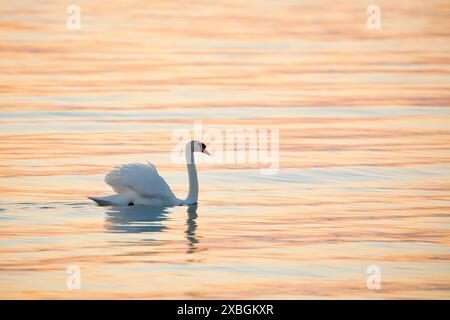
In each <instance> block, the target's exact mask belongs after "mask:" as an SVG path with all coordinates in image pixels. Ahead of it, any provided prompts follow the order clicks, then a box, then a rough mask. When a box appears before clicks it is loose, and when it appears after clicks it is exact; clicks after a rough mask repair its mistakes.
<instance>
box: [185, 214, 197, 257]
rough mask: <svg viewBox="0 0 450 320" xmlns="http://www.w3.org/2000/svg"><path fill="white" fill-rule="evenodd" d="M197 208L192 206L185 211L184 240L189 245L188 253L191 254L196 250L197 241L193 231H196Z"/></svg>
mask: <svg viewBox="0 0 450 320" xmlns="http://www.w3.org/2000/svg"><path fill="white" fill-rule="evenodd" d="M197 207H198V206H197V205H192V206H189V207H188V209H187V216H188V217H187V220H186V225H187V230H186V239H187V240H188V245H189V249H188V253H193V252H195V250H196V249H197V243H198V239H197V237H196V236H195V231H196V230H197Z"/></svg>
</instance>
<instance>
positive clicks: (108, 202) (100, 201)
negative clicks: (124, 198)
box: [88, 197, 112, 206]
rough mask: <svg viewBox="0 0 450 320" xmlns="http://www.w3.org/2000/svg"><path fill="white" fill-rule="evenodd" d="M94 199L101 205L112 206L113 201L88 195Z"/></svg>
mask: <svg viewBox="0 0 450 320" xmlns="http://www.w3.org/2000/svg"><path fill="white" fill-rule="evenodd" d="M88 198H89V199H91V200H92V201H95V202H96V203H97V204H98V205H99V206H110V205H112V203H111V202H110V201H108V200H105V199H102V198H95V197H88Z"/></svg>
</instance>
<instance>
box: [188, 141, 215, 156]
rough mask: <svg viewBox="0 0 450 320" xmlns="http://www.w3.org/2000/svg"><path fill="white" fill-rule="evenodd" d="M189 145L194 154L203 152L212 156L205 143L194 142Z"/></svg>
mask: <svg viewBox="0 0 450 320" xmlns="http://www.w3.org/2000/svg"><path fill="white" fill-rule="evenodd" d="M189 144H190V146H191V150H192V152H202V153H204V154H207V155H208V156H210V155H211V154H210V153H209V152H208V150H206V145H205V144H204V143H203V142H201V141H196V140H193V141H191V142H189Z"/></svg>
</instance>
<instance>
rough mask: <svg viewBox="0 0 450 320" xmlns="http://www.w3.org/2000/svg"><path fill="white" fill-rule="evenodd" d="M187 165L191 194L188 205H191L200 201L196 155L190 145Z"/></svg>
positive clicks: (187, 148)
mask: <svg viewBox="0 0 450 320" xmlns="http://www.w3.org/2000/svg"><path fill="white" fill-rule="evenodd" d="M186 163H187V171H188V176H189V193H188V196H187V198H186V204H188V205H191V204H195V203H197V200H198V178H197V168H196V167H195V160H194V153H193V152H192V148H191V146H190V144H188V145H187V146H186Z"/></svg>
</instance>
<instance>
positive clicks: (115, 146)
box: [0, 0, 450, 299]
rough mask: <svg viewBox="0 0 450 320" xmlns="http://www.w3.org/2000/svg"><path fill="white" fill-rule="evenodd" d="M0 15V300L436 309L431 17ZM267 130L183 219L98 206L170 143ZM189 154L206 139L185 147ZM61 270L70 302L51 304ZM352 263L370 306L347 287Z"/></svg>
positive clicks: (162, 163) (256, 5) (441, 40)
mask: <svg viewBox="0 0 450 320" xmlns="http://www.w3.org/2000/svg"><path fill="white" fill-rule="evenodd" d="M75 2H76V3H77V5H79V6H80V8H81V11H82V29H81V30H79V31H69V30H67V29H66V24H65V22H66V17H67V14H66V6H67V4H66V3H65V2H60V1H54V0H52V1H42V2H39V5H36V3H35V1H26V0H19V1H9V2H6V1H3V2H2V3H1V4H0V69H1V74H0V140H1V142H2V143H1V144H0V194H1V196H0V298H3V299H5V298H12V299H17V298H35V299H46V298H51V299H55V298H76V299H79V298H96V299H98V298H112V299H118V298H125V299H128V298H162V299H168V298H195V299H201V298H205V299H209V298H237V299H239V298H242V299H247V298H251V299H272V298H274V299H281V298H287V299H298V298H327V299H330V298H369V299H379V298H447V299H448V298H450V294H449V292H450V289H449V288H450V272H449V270H450V263H449V258H450V233H449V226H450V225H449V216H450V200H449V199H450V166H449V163H450V148H449V147H450V106H449V105H450V103H449V102H450V90H449V89H450V77H449V74H450V41H449V40H448V39H450V37H449V36H450V31H449V30H450V20H449V19H448V13H449V12H450V3H449V2H448V1H444V0H442V1H427V2H422V1H416V0H413V1H396V2H395V3H392V2H391V1H385V0H383V1H378V2H377V4H378V5H379V6H380V8H381V10H382V19H383V20H382V29H381V30H368V29H367V28H366V19H367V13H366V8H367V5H368V4H369V3H365V2H361V1H340V2H339V3H338V4H337V3H336V2H335V1H331V0H330V1H324V0H320V1H292V0H281V1H263V0H250V1H237V0H227V1H225V0H220V1H214V2H213V3H208V2H204V1H125V0H121V1H114V2H112V1H95V2H93V1H87V0H83V1H81V0H80V1H75ZM195 121H202V123H203V124H204V126H205V127H208V128H216V129H219V130H224V129H227V128H228V129H238V128H276V129H279V132H280V164H279V165H280V170H279V172H278V173H277V174H276V175H270V176H263V175H261V174H260V171H259V168H260V167H259V165H258V164H245V165H242V164H208V163H204V164H200V165H199V166H198V167H199V168H198V169H199V179H200V201H199V205H198V207H175V208H145V207H144V208H143V207H133V208H108V207H97V206H95V205H94V204H93V203H91V202H89V201H88V200H87V198H86V197H87V196H92V195H102V194H108V193H111V192H112V191H111V190H110V188H109V187H108V186H107V185H105V183H104V182H103V177H104V175H105V173H107V172H108V171H109V170H110V169H111V168H112V167H114V166H116V165H118V164H121V163H128V162H141V161H151V162H152V163H154V164H155V165H156V167H157V168H158V170H159V173H160V174H161V176H163V177H164V178H165V179H166V180H167V182H168V184H169V185H170V186H171V187H172V188H173V191H174V192H175V193H176V194H177V195H178V196H179V197H184V196H185V194H186V193H187V175H186V171H185V167H184V166H183V165H179V164H174V163H173V162H172V161H171V150H172V148H173V145H174V142H173V141H171V134H172V132H173V130H175V129H178V128H186V129H192V128H193V125H194V122H195ZM205 143H206V144H208V141H205ZM69 265H78V266H80V268H81V272H82V289H80V290H68V289H67V287H66V279H67V273H66V269H67V267H68V266H69ZM369 265H378V266H379V267H380V268H381V272H382V282H381V284H382V287H381V289H380V290H369V289H367V287H366V279H367V277H368V275H367V274H366V270H367V267H368V266H369Z"/></svg>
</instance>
